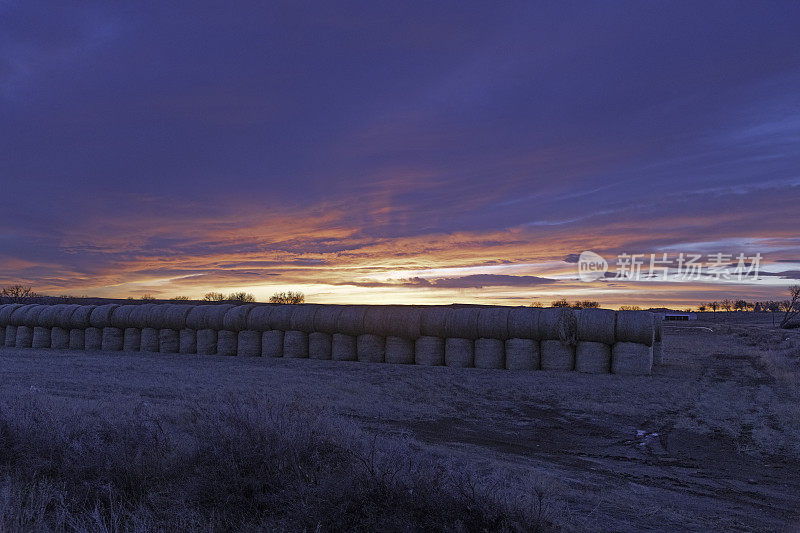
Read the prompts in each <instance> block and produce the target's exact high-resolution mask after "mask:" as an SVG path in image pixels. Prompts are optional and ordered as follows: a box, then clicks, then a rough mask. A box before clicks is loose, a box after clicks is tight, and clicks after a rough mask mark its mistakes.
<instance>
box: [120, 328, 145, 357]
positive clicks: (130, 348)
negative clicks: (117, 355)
mask: <svg viewBox="0 0 800 533" xmlns="http://www.w3.org/2000/svg"><path fill="white" fill-rule="evenodd" d="M122 349H123V350H124V351H126V352H138V351H139V350H141V349H142V330H140V329H139V328H125V332H124V333H123V334H122Z"/></svg>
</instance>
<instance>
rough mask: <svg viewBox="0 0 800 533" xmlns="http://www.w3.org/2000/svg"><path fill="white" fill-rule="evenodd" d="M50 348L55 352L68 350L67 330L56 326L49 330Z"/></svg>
mask: <svg viewBox="0 0 800 533" xmlns="http://www.w3.org/2000/svg"><path fill="white" fill-rule="evenodd" d="M50 347H51V348H53V349H55V350H66V349H67V348H69V330H67V329H64V328H59V327H58V326H56V327H54V328H53V329H51V330H50Z"/></svg>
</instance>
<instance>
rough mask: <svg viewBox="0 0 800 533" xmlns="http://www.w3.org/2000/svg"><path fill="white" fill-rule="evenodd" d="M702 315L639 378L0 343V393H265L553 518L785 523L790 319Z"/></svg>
mask: <svg viewBox="0 0 800 533" xmlns="http://www.w3.org/2000/svg"><path fill="white" fill-rule="evenodd" d="M709 315H710V314H709V313H707V314H704V315H703V317H702V320H698V321H693V322H688V323H687V322H682V323H674V324H671V323H668V324H665V328H664V335H665V339H664V350H665V354H664V357H665V365H664V366H661V367H658V368H656V370H655V375H653V376H648V377H625V376H614V375H581V374H577V373H574V372H571V373H564V374H558V373H550V372H541V371H539V372H510V371H490V370H478V369H454V368H443V367H440V368H430V367H417V366H409V367H406V366H401V365H385V364H367V363H346V362H330V361H316V360H289V359H286V360H284V359H266V358H252V359H246V358H241V357H232V358H225V357H217V356H188V355H164V354H160V355H159V354H142V353H136V354H132V353H131V354H127V353H119V352H114V353H100V352H94V353H91V352H71V351H36V350H30V349H28V350H24V349H23V350H19V349H12V348H0V390H2V392H1V393H0V404H3V405H5V406H9V405H10V406H12V408H13V406H14V405H19V404H20V402H23V403H24V402H36V403H39V404H42V405H47V406H52V407H53V409H56V410H63V411H65V412H71V413H73V414H74V413H78V414H81V413H86V414H85V415H83V416H86V417H91V416H95V415H96V414H98V413H99V414H104V415H105V416H111V417H113V416H117V413H130V412H133V411H135V410H139V411H141V410H146V411H147V412H148V413H151V415H149V416H153V417H155V418H157V419H159V420H162V421H163V424H164V425H166V426H168V427H175V428H180V427H181V426H185V425H191V424H192V420H193V415H192V413H193V412H195V411H196V410H197V409H202V408H208V407H212V406H215V405H218V404H220V403H228V404H229V403H233V404H236V403H247V402H248V401H250V399H252V398H267V399H268V401H270V402H273V403H279V404H281V405H283V406H285V409H286V410H287V411H288V412H290V413H294V412H296V413H299V414H298V415H297V416H307V413H309V412H317V413H320V412H321V413H324V416H325V417H330V418H333V419H336V418H339V417H341V418H343V419H346V420H349V421H350V422H351V423H354V424H355V425H356V426H358V427H359V428H360V429H361V430H363V431H365V435H364V437H363V438H366V439H368V438H369V435H370V434H378V435H382V436H387V437H389V438H391V439H392V440H396V441H397V443H398V446H400V447H401V449H402V450H403V453H408V450H413V453H415V454H418V455H420V456H432V457H439V458H442V459H443V460H446V461H447V462H448V463H450V464H452V465H453V468H456V469H463V470H465V471H466V470H469V471H471V472H472V473H473V475H474V476H476V479H478V480H479V481H480V482H481V483H483V484H484V485H486V486H489V487H490V488H491V490H494V491H496V492H497V493H498V494H502V493H504V492H505V493H508V494H515V493H517V492H519V493H530V487H531V484H532V483H533V481H536V482H537V483H539V484H540V485H541V486H543V487H544V488H545V494H544V496H543V499H544V501H545V503H546V505H547V512H548V513H549V514H548V516H549V517H550V519H551V520H552V521H553V522H554V523H555V524H556V525H561V526H564V527H566V528H569V529H580V530H634V529H636V530H638V529H655V530H664V529H667V530H681V529H694V530H708V529H715V530H723V529H724V530H750V529H759V530H773V531H775V530H787V529H794V528H796V527H798V524H800V504H799V503H798V496H797V495H798V494H800V478H798V476H797V472H800V459H798V457H800V386H799V385H800V367H799V366H798V365H799V364H800V332H798V331H782V330H776V329H773V328H771V327H770V323H771V322H770V321H769V320H763V319H762V318H763V317H759V318H758V319H757V320H753V321H749V322H748V321H747V320H744V319H743V318H742V317H739V316H736V317H735V318H733V317H732V318H731V320H725V316H724V314H722V313H719V314H718V315H717V316H709ZM709 329H710V330H711V331H709ZM4 410H5V412H8V409H6V408H5V407H4Z"/></svg>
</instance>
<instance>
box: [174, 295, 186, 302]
mask: <svg viewBox="0 0 800 533" xmlns="http://www.w3.org/2000/svg"><path fill="white" fill-rule="evenodd" d="M188 299H189V297H188V296H173V297H172V298H170V300H171V301H173V302H185V301H187V300H188Z"/></svg>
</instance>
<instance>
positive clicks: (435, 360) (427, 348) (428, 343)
mask: <svg viewBox="0 0 800 533" xmlns="http://www.w3.org/2000/svg"><path fill="white" fill-rule="evenodd" d="M423 316H424V313H423ZM414 362H415V363H416V364H418V365H423V366H442V365H444V339H443V338H441V337H419V338H418V339H417V340H416V341H414Z"/></svg>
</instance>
